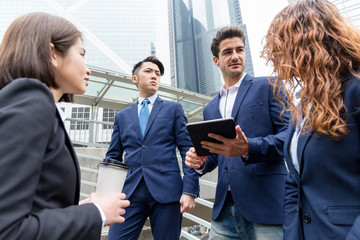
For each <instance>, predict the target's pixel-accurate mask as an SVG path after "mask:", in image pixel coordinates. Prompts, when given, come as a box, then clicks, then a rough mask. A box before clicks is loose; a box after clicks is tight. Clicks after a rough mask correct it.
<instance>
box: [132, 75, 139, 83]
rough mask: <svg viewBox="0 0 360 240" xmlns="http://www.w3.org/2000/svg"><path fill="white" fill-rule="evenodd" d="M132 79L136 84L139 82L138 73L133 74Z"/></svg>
mask: <svg viewBox="0 0 360 240" xmlns="http://www.w3.org/2000/svg"><path fill="white" fill-rule="evenodd" d="M131 81H132V82H133V83H135V84H136V85H137V84H138V80H137V77H136V75H132V77H131Z"/></svg>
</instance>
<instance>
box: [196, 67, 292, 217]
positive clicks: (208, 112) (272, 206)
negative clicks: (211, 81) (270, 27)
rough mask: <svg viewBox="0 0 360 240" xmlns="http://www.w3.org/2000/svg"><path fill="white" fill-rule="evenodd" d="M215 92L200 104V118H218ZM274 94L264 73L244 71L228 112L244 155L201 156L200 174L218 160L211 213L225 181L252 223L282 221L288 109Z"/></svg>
mask: <svg viewBox="0 0 360 240" xmlns="http://www.w3.org/2000/svg"><path fill="white" fill-rule="evenodd" d="M219 99H220V96H219V95H218V96H216V97H215V98H214V99H213V100H212V101H211V102H210V103H209V104H208V105H207V106H206V107H205V109H204V119H205V120H210V119H218V118H221V114H220V111H219ZM282 109H283V107H282V105H281V104H280V103H279V102H278V101H276V100H275V98H274V96H273V93H272V87H271V86H270V84H269V82H268V79H267V78H266V77H259V78H254V77H252V76H250V75H248V74H247V75H246V76H245V77H244V79H243V81H242V83H241V85H240V88H239V90H238V93H237V96H236V99H235V103H234V107H233V110H232V117H233V118H234V120H235V123H236V125H240V127H241V129H242V131H243V132H244V133H245V135H246V137H247V139H248V142H249V158H248V159H247V161H246V163H244V161H243V160H242V158H241V157H230V158H229V157H224V156H221V155H213V156H209V157H207V158H206V163H205V168H204V172H203V173H204V174H205V173H206V172H209V171H212V170H213V169H215V168H216V167H217V166H218V171H219V176H218V184H217V187H216V196H215V203H214V207H213V215H212V218H213V220H215V219H216V218H217V217H218V216H219V213H220V211H221V209H222V207H223V205H224V202H225V198H226V194H227V191H228V185H230V188H231V194H232V196H233V199H234V202H235V205H236V206H237V208H238V209H239V210H240V213H241V214H242V215H243V216H244V217H245V218H246V219H248V220H249V221H251V222H253V223H258V224H282V223H283V202H284V198H283V197H284V189H285V176H286V173H287V171H286V167H285V164H284V161H283V151H282V150H283V140H284V138H285V132H286V131H285V130H286V129H287V126H288V125H287V123H288V113H286V112H285V113H284V114H283V115H282V118H280V115H281V112H282Z"/></svg>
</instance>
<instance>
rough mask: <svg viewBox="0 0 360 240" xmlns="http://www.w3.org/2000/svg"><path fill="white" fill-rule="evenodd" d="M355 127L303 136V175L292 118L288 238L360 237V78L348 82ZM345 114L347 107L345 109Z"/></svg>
mask: <svg viewBox="0 0 360 240" xmlns="http://www.w3.org/2000/svg"><path fill="white" fill-rule="evenodd" d="M343 89H344V104H345V106H346V108H347V111H348V115H347V116H348V118H347V124H348V128H349V130H350V132H349V134H347V135H345V136H344V137H343V138H341V139H340V140H339V141H336V140H333V139H331V138H330V137H329V136H326V135H322V134H319V133H317V132H312V133H310V134H307V135H300V137H299V141H298V149H297V156H298V159H299V163H300V175H299V174H298V173H297V172H296V170H295V168H294V166H293V164H292V160H291V156H290V153H289V146H290V141H291V138H292V136H293V133H294V127H293V124H292V123H290V125H289V130H288V133H287V137H286V141H285V146H284V154H285V158H286V161H287V164H288V166H289V170H290V173H289V176H288V177H287V181H286V194H285V222H284V230H285V232H284V239H286V240H298V239H317V240H321V239H324V240H325V239H345V238H346V236H347V235H348V236H347V238H346V239H348V240H350V239H351V240H355V239H360V217H359V216H360V80H359V79H357V78H355V77H349V78H348V79H346V80H345V81H344V84H343ZM341 114H342V115H343V116H344V112H342V113H341Z"/></svg>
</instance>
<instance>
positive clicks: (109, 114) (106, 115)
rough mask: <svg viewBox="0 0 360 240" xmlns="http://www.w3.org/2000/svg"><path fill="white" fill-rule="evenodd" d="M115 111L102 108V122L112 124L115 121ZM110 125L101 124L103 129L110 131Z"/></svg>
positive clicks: (111, 126)
mask: <svg viewBox="0 0 360 240" xmlns="http://www.w3.org/2000/svg"><path fill="white" fill-rule="evenodd" d="M115 114H116V110H113V109H109V108H104V109H103V121H104V122H111V123H113V122H114V120H115ZM112 128H113V125H112V124H103V129H112Z"/></svg>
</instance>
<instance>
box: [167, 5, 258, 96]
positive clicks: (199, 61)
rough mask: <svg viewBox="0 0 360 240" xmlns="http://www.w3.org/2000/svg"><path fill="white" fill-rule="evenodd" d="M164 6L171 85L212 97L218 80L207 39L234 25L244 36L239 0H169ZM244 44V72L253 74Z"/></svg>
mask: <svg viewBox="0 0 360 240" xmlns="http://www.w3.org/2000/svg"><path fill="white" fill-rule="evenodd" d="M168 6H169V34H170V64H171V74H172V75H171V82H172V85H173V86H176V87H179V88H183V89H187V90H190V91H193V92H198V93H201V94H205V95H208V96H214V95H216V94H217V93H218V91H219V89H220V87H221V85H222V80H221V74H220V70H219V68H218V67H216V66H215V65H214V63H213V61H212V58H213V56H212V53H211V51H210V45H211V40H212V38H213V37H214V35H215V33H216V31H217V30H218V29H219V28H221V27H224V26H227V25H238V26H240V27H242V28H243V29H244V31H245V34H246V26H245V25H244V24H243V22H242V17H241V11H240V4H239V0H194V1H193V0H169V2H168ZM245 45H246V49H245V51H246V68H245V71H246V72H247V73H249V74H251V75H254V70H253V66H252V60H251V54H250V46H249V42H248V41H247V37H246V43H245Z"/></svg>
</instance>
